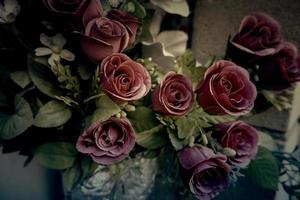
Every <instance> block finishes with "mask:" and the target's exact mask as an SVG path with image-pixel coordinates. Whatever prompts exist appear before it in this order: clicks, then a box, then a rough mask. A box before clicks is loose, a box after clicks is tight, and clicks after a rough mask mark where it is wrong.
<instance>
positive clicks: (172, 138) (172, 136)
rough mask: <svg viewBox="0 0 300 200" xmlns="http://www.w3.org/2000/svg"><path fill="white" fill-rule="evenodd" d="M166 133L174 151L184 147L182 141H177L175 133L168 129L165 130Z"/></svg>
mask: <svg viewBox="0 0 300 200" xmlns="http://www.w3.org/2000/svg"><path fill="white" fill-rule="evenodd" d="M167 132H168V135H169V139H170V141H171V143H172V146H173V147H174V149H175V150H176V151H178V150H180V149H182V148H183V147H184V140H181V139H179V138H178V136H177V134H176V132H175V131H174V130H172V129H170V128H167Z"/></svg>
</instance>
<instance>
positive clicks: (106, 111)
mask: <svg viewBox="0 0 300 200" xmlns="http://www.w3.org/2000/svg"><path fill="white" fill-rule="evenodd" d="M96 107H97V109H96V110H95V112H94V113H93V115H92V118H91V121H90V122H89V123H90V124H92V123H94V122H96V121H106V120H108V119H109V118H110V117H111V116H113V115H116V114H118V113H119V112H120V111H121V109H120V107H119V106H118V105H117V104H116V103H115V102H113V101H112V100H111V99H110V98H109V97H108V96H106V95H104V94H103V95H102V96H100V97H99V98H98V99H96Z"/></svg>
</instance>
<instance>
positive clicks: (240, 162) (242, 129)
mask: <svg viewBox="0 0 300 200" xmlns="http://www.w3.org/2000/svg"><path fill="white" fill-rule="evenodd" d="M213 136H214V137H215V138H217V141H218V142H219V143H220V144H221V145H222V146H223V147H224V148H230V149H232V150H234V151H235V155H232V156H230V157H228V162H229V163H230V164H231V165H233V166H239V167H246V166H247V165H248V164H249V163H250V160H251V159H252V158H254V156H255V155H256V152H257V144H258V133H257V131H256V129H255V128H253V127H252V126H250V125H249V124H246V123H245V122H242V121H237V122H234V123H221V124H218V125H216V126H215V130H214V133H213Z"/></svg>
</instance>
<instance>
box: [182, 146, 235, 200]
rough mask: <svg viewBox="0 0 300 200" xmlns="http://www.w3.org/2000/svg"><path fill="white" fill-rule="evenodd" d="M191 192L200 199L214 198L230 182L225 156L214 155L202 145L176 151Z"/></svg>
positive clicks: (228, 167)
mask: <svg viewBox="0 0 300 200" xmlns="http://www.w3.org/2000/svg"><path fill="white" fill-rule="evenodd" d="M178 159H179V163H180V164H181V166H182V168H183V176H184V179H185V180H187V182H188V184H189V188H190V190H191V192H192V193H193V194H194V195H195V196H196V197H197V198H198V199H201V200H209V199H212V198H214V197H215V196H216V195H217V194H218V193H220V192H222V191H223V190H225V189H226V188H227V187H228V186H229V184H230V178H229V173H230V170H231V169H230V166H229V165H228V164H226V156H224V155H216V154H215V153H214V152H213V151H212V150H211V149H209V148H207V147H204V146H201V147H199V146H197V147H196V146H194V147H192V148H185V149H183V150H181V151H179V153H178Z"/></svg>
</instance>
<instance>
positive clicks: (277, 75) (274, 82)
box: [257, 42, 300, 90]
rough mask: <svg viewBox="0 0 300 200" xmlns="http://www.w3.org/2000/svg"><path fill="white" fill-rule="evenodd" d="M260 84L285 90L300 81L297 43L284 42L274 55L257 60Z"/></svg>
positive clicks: (267, 87)
mask: <svg viewBox="0 0 300 200" xmlns="http://www.w3.org/2000/svg"><path fill="white" fill-rule="evenodd" d="M257 66H258V69H257V75H258V77H259V80H258V84H259V86H260V87H261V88H264V89H271V90H283V89H286V88H288V87H290V86H291V84H292V83H295V82H297V81H300V57H299V55H298V50H297V48H296V46H295V45H293V44H291V43H287V42H285V43H284V46H283V48H282V49H281V50H280V51H279V52H278V53H276V54H274V55H272V56H268V57H265V58H264V59H261V60H260V61H259V62H257Z"/></svg>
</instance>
